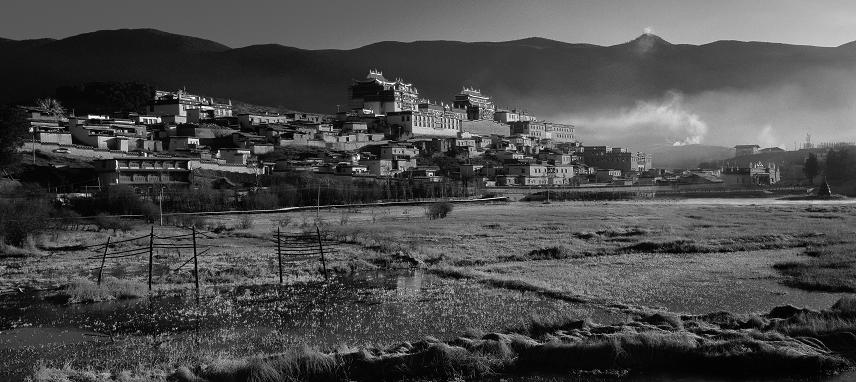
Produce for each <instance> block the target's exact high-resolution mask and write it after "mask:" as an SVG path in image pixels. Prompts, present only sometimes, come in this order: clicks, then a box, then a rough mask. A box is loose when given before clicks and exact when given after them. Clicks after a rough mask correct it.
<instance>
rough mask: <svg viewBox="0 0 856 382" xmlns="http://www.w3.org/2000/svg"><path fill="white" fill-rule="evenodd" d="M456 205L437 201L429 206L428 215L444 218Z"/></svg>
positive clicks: (430, 217)
mask: <svg viewBox="0 0 856 382" xmlns="http://www.w3.org/2000/svg"><path fill="white" fill-rule="evenodd" d="M453 209H454V207H453V206H452V203H449V202H437V203H434V204H431V205H430V206H428V211H427V212H426V215H427V216H428V218H429V219H443V218H445V217H446V215H448V214H449V213H450V212H452V210H453Z"/></svg>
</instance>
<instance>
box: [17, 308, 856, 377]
mask: <svg viewBox="0 0 856 382" xmlns="http://www.w3.org/2000/svg"><path fill="white" fill-rule="evenodd" d="M853 330H856V299H854V298H844V299H842V300H840V301H839V302H838V303H836V304H835V306H833V307H832V308H831V309H828V310H825V311H811V310H806V309H798V308H794V307H790V306H785V307H779V308H776V309H773V310H772V311H771V312H769V313H768V314H765V315H763V316H735V315H731V314H729V313H715V314H708V315H702V316H681V317H678V316H676V315H674V314H670V313H667V312H652V311H638V312H636V313H635V314H634V315H633V318H632V319H631V320H629V321H628V322H626V323H623V324H616V325H596V324H593V323H591V322H588V321H578V320H565V319H555V320H551V321H543V320H536V321H533V322H532V323H531V324H530V325H528V326H526V327H521V328H516V329H514V330H509V331H506V332H497V333H479V332H476V331H470V332H468V333H466V334H464V335H462V336H460V337H458V338H455V339H453V340H450V341H440V340H437V339H434V338H425V339H423V340H420V341H417V342H412V343H411V342H405V343H401V344H397V345H394V346H390V347H363V348H352V347H347V346H341V347H340V348H339V349H336V350H335V351H330V352H325V351H320V350H317V349H310V348H307V347H300V348H296V349H287V350H284V351H282V352H276V353H266V354H256V355H251V356H248V357H243V358H228V357H218V356H216V355H209V356H208V357H199V358H193V357H188V354H185V353H180V352H175V354H174V355H173V356H174V357H176V358H170V359H165V360H164V362H163V363H162V364H161V365H160V366H159V367H153V368H139V367H138V368H137V369H131V370H118V371H115V370H114V371H111V370H106V371H94V370H77V369H73V368H71V367H68V366H66V367H60V368H48V367H41V368H39V369H38V370H36V371H35V372H34V374H33V375H32V380H33V381H35V382H48V381H64V380H74V381H113V380H121V381H137V380H160V381H165V380H170V381H186V382H191V381H194V382H196V381H212V382H213V381H399V380H424V379H443V380H445V379H452V378H465V379H479V378H484V377H492V376H507V375H521V374H524V375H528V374H533V373H536V374H544V373H561V374H566V373H569V372H586V371H597V372H600V373H606V374H609V375H624V374H627V373H636V372H647V373H657V372H684V373H690V374H697V375H698V374H701V375H711V374H730V375H733V374H738V375H755V376H766V377H770V376H786V375H787V376H793V375H821V374H828V373H834V372H836V371H840V370H843V369H847V368H850V367H851V366H852V365H853V360H854V350H856V339H853V338H852V334H850V332H851V331H853ZM179 353H180V354H179ZM191 359H198V360H199V361H198V363H195V364H194V363H190V364H188V363H187V362H188V360H191ZM131 361H132V360H131ZM190 362H192V361H190ZM131 363H133V362H131Z"/></svg>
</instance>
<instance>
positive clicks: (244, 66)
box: [0, 29, 856, 143]
mask: <svg viewBox="0 0 856 382" xmlns="http://www.w3.org/2000/svg"><path fill="white" fill-rule="evenodd" d="M0 56H2V57H3V58H4V59H3V60H0V81H2V83H3V89H4V91H3V92H2V94H0V102H9V101H21V102H27V101H30V100H32V99H33V98H35V97H38V96H44V95H49V94H52V92H53V91H54V89H55V88H56V87H58V86H61V85H74V84H80V83H84V82H90V81H141V82H147V83H151V84H154V85H156V86H158V87H160V88H165V89H177V88H181V87H187V89H189V90H192V91H194V92H198V93H201V94H206V95H210V96H214V97H220V98H233V99H236V100H242V101H245V102H248V103H252V104H259V105H286V106H287V107H289V108H294V109H297V110H306V111H313V112H332V111H334V110H336V105H344V104H345V103H346V102H347V86H348V85H349V84H350V82H351V80H352V79H355V78H363V77H364V76H365V75H366V72H367V71H368V70H369V69H372V68H378V69H381V70H383V71H384V74H385V75H386V76H387V77H389V78H393V79H394V78H396V77H402V78H403V79H405V80H406V81H408V82H412V83H413V84H414V85H415V86H416V87H417V88H418V89H419V91H420V94H421V95H423V96H424V97H426V98H430V99H433V100H436V101H445V102H450V101H451V99H452V97H453V96H454V94H456V93H457V92H458V91H459V90H460V89H461V86H462V85H468V86H475V87H477V88H480V89H482V90H483V91H484V92H485V93H487V94H489V95H492V96H493V97H494V98H495V99H496V101H497V103H498V105H499V106H503V107H520V108H525V109H526V110H528V111H529V112H531V113H534V114H536V115H540V116H543V117H548V118H556V119H561V117H562V116H566V115H574V114H575V113H584V112H588V111H591V110H607V109H609V108H615V107H627V106H632V105H633V104H634V103H635V102H637V101H639V100H648V99H656V98H659V97H662V96H663V94H664V93H667V92H669V91H673V90H675V91H679V92H681V93H682V94H686V95H688V96H693V95H698V96H699V97H700V98H701V99H702V101H704V100H706V99H705V98H704V96H705V95H707V94H709V93H710V92H716V91H723V92H741V91H746V92H754V91H758V90H760V89H769V88H775V87H777V86H787V87H788V88H789V89H791V88H793V89H815V90H816V91H817V92H820V93H821V94H825V95H824V96H818V97H811V96H810V97H807V100H805V101H804V100H801V99H798V100H794V101H790V100H789V102H797V103H802V104H807V105H809V106H817V107H818V108H819V109H822V108H828V107H829V106H828V105H830V104H834V103H835V102H841V103H842V104H844V103H847V102H849V101H847V102H845V101H846V100H848V99H849V98H846V97H840V96H839V94H838V93H835V92H834V91H829V87H828V86H826V85H824V83H822V82H819V79H823V78H825V77H824V75H829V76H831V78H833V80H832V81H833V83H835V82H841V81H836V80H838V79H840V78H850V77H854V76H852V75H850V74H856V45H854V43H850V44H844V45H842V46H840V47H813V46H801V45H786V44H776V43H766V42H740V41H717V42H713V43H710V44H704V45H684V44H671V43H669V42H667V41H665V40H663V39H662V38H660V37H657V36H654V35H642V36H639V37H638V38H636V39H633V40H631V41H629V42H627V43H623V44H618V45H614V46H597V45H591V44H572V43H565V42H559V41H553V40H549V39H544V38H526V39H521V40H514V41H505V42H458V41H416V42H408V43H404V42H394V41H384V42H378V43H375V44H371V45H366V46H363V47H360V48H356V49H350V50H306V49H299V48H293V47H287V46H282V45H253V46H247V47H242V48H235V49H233V48H230V47H227V46H225V45H222V44H219V43H216V42H213V41H209V40H205V39H200V38H195V37H188V36H181V35H176V34H170V33H166V32H161V31H157V30H153V29H121V30H105V31H97V32H92V33H85V34H81V35H78V36H73V37H69V38H65V39H61V40H50V39H43V40H26V41H13V40H2V41H0ZM830 73H831V74H830ZM841 86H842V87H843V89H850V88H851V87H850V86H849V85H846V86H845V85H841ZM842 91H845V90H842ZM761 97H762V99H763V97H764V96H763V95H762V96H761ZM824 97H830V98H829V100H827V99H826V98H824ZM848 97H849V96H848ZM731 98H734V97H731ZM726 99H729V98H728V96H726ZM836 100H843V101H836ZM735 102H738V105H739V103H740V102H742V101H741V100H739V99H736V100H735ZM744 103H745V102H744ZM813 103H817V105H812V104H813ZM848 104H850V103H848ZM703 106H705V107H707V108H708V109H709V110H711V114H713V115H715V114H716V113H717V111H719V110H722V109H723V107H722V106H721V105H718V104H711V105H707V104H705V105H703ZM824 111H827V110H824ZM762 112H766V111H763V110H762ZM792 119H793V120H796V118H792ZM568 122H573V121H570V120H569V121H568ZM794 123H795V124H796V123H798V124H799V125H800V126H805V125H809V124H816V123H815V122H814V121H798V122H794ZM733 126H736V125H735V124H733V123H728V124H726V123H723V124H722V125H715V126H710V130H711V131H710V134H711V135H713V134H716V133H717V132H718V129H721V128H736V127H733ZM801 134H804V133H801ZM752 137H754V134H753V135H752V136H750V138H752ZM659 141H662V139H660V140H659ZM788 142H790V141H788ZM746 143H752V142H751V139H750V142H746Z"/></svg>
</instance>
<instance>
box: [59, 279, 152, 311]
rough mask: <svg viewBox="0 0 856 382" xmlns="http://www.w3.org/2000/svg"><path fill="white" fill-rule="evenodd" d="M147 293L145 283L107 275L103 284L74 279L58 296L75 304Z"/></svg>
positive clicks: (139, 295)
mask: <svg viewBox="0 0 856 382" xmlns="http://www.w3.org/2000/svg"><path fill="white" fill-rule="evenodd" d="M146 294H147V289H146V286H145V285H144V284H143V283H140V282H137V281H133V280H120V279H117V278H115V277H105V278H104V280H103V282H102V283H101V285H98V284H96V283H94V282H92V281H90V280H85V279H78V280H75V281H72V282H71V283H69V284H68V285H66V286H65V287H64V288H63V289H62V290H60V291H59V292H58V293H57V295H56V297H57V298H60V299H65V300H67V302H68V303H70V304H74V303H89V302H101V301H109V300H116V299H127V298H137V297H143V296H145V295H146Z"/></svg>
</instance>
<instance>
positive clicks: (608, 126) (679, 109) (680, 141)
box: [570, 91, 708, 148]
mask: <svg viewBox="0 0 856 382" xmlns="http://www.w3.org/2000/svg"><path fill="white" fill-rule="evenodd" d="M570 119H571V120H573V121H574V122H575V124H576V125H577V126H578V127H579V129H578V131H579V135H580V136H581V137H582V139H583V140H584V141H594V142H597V143H611V144H613V145H629V146H636V147H640V148H641V147H647V146H651V145H662V144H664V143H665V144H671V145H676V146H680V145H687V144H699V143H702V142H703V141H704V138H705V135H706V134H707V132H708V125H707V123H705V121H703V120H702V118H701V117H700V116H699V115H698V114H697V113H695V112H693V111H691V110H689V109H688V108H687V107H686V104H685V96H684V95H683V94H682V93H679V92H674V91H672V92H668V93H666V95H665V96H664V97H663V98H662V99H660V100H654V101H637V102H636V105H635V106H634V107H630V108H621V109H619V110H605V111H601V112H597V113H595V114H593V115H586V114H583V115H577V116H571V117H570Z"/></svg>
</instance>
